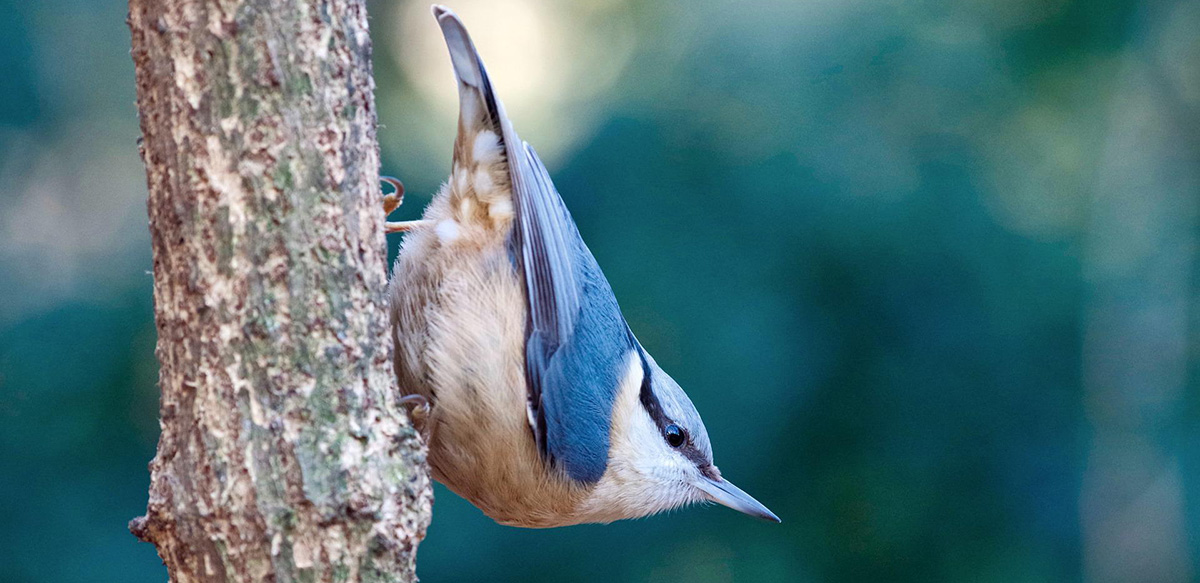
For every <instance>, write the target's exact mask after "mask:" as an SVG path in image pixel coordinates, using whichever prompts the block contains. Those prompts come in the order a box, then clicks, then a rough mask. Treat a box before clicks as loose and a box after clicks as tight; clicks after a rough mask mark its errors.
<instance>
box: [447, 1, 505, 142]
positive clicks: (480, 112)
mask: <svg viewBox="0 0 1200 583" xmlns="http://www.w3.org/2000/svg"><path fill="white" fill-rule="evenodd" d="M433 16H434V18H436V19H437V21H438V26H440V27H441V29H442V36H443V37H445V39H446V47H447V48H448V49H450V62H451V63H452V64H453V65H454V75H455V77H457V78H458V97H459V103H460V105H459V107H460V109H461V114H460V115H461V117H462V122H463V124H464V129H466V130H467V131H468V132H471V133H474V131H477V130H479V129H489V130H492V131H494V132H496V133H497V134H498V135H502V134H503V133H504V126H505V122H506V119H505V115H504V106H502V105H501V104H500V101H499V100H498V99H496V95H495V93H494V92H493V91H492V83H491V80H490V79H488V74H487V69H486V68H484V66H483V59H481V58H480V57H479V52H478V51H476V50H475V43H474V42H472V41H471V35H470V34H469V33H468V32H467V28H466V26H464V25H463V23H462V21H461V20H459V18H458V15H457V14H455V13H454V12H453V11H451V10H450V9H449V8H446V7H445V6H441V5H438V4H435V5H434V6H433ZM480 106H482V107H480ZM480 125H482V127H480Z"/></svg>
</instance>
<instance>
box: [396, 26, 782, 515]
mask: <svg viewBox="0 0 1200 583" xmlns="http://www.w3.org/2000/svg"><path fill="white" fill-rule="evenodd" d="M432 11H433V15H434V17H435V19H436V20H437V24H438V25H439V26H440V28H441V32H442V35H443V36H444V37H445V41H446V45H447V47H448V49H449V52H450V59H451V63H452V65H453V69H454V75H455V78H456V79H457V81H458V96H459V119H458V134H457V137H456V139H455V141H454V148H453V163H452V168H451V174H450V177H449V179H448V180H447V181H446V182H445V183H444V184H443V185H442V187H441V188H440V190H439V191H438V192H437V193H436V195H434V197H433V198H432V200H431V201H430V202H429V204H428V205H426V207H425V209H424V211H423V214H422V218H421V219H419V220H414V221H408V222H386V229H385V230H386V231H387V232H404V233H406V234H405V236H404V239H403V241H402V242H401V245H400V251H399V253H398V255H397V258H396V260H395V262H394V263H393V266H392V273H391V276H390V279H389V284H388V292H387V293H388V302H389V306H390V309H389V313H390V321H391V329H392V339H393V341H394V346H395V360H394V368H395V373H396V377H397V382H398V385H399V390H400V393H401V394H402V395H403V401H404V402H405V403H408V404H414V403H415V404H418V405H419V407H416V408H415V409H414V424H415V425H417V426H418V428H419V429H420V431H421V433H422V434H423V435H424V436H425V438H426V442H427V444H428V458H427V459H428V461H429V465H430V467H431V469H432V472H433V476H434V478H435V479H437V480H438V481H439V482H441V483H442V484H444V485H445V486H447V487H448V488H449V489H450V490H451V491H453V492H455V493H456V494H458V495H459V496H461V497H463V498H465V499H467V500H468V501H469V502H471V503H472V504H474V505H475V506H476V507H478V508H479V509H480V510H482V511H483V513H484V514H486V515H487V516H489V517H491V518H492V519H493V520H495V521H496V522H498V523H501V524H505V525H511V526H518V527H528V528H549V527H559V526H568V525H574V524H582V523H610V522H613V521H616V520H622V519H629V518H638V517H643V516H648V515H652V514H656V513H659V512H663V511H667V510H671V509H674V508H678V507H681V506H685V505H688V504H691V503H704V502H715V503H718V504H722V505H725V506H728V507H730V508H732V509H734V510H737V511H740V512H743V513H745V514H748V515H751V516H754V517H758V518H761V519H765V520H769V521H774V522H779V518H778V517H777V516H776V515H775V514H774V513H772V512H771V511H770V510H768V509H767V507H766V506H763V505H762V504H761V503H759V502H758V501H757V500H755V499H754V498H753V497H751V496H750V495H749V494H747V493H745V492H744V491H742V490H741V489H739V488H738V487H737V486H734V485H733V484H732V483H730V482H729V481H728V480H727V479H725V477H724V476H722V475H721V472H720V470H718V468H717V466H716V465H715V464H714V463H713V452H712V446H711V444H710V442H709V437H708V433H707V431H706V430H705V427H704V422H703V421H702V420H701V418H700V415H699V413H697V411H696V408H695V406H694V405H693V404H692V401H691V399H689V398H688V396H687V394H686V393H684V391H683V389H682V388H681V387H680V386H679V384H677V383H676V382H675V381H674V380H673V379H672V378H671V377H670V376H669V375H667V373H666V372H664V371H663V370H662V368H660V367H659V365H658V364H657V363H656V362H655V360H654V358H652V357H651V356H650V354H649V353H648V352H647V351H646V349H645V348H644V347H643V346H642V345H641V343H640V342H639V341H638V340H637V338H636V337H635V336H634V334H633V332H632V331H631V329H630V327H629V324H628V323H627V322H626V320H625V317H624V316H623V315H622V313H621V309H620V307H619V306H618V304H617V300H616V297H615V296H614V294H613V291H612V288H611V286H610V285H609V282H608V280H607V279H606V278H605V276H604V274H603V273H602V272H601V270H600V267H599V265H598V263H597V261H596V259H595V257H594V256H593V255H592V253H591V251H590V250H589V249H588V247H587V245H586V244H584V242H583V239H582V237H581V236H580V233H579V229H578V228H577V226H576V224H575V222H574V220H573V219H572V218H571V214H570V212H569V211H568V210H567V207H566V204H565V202H564V201H563V199H562V197H561V196H560V195H559V193H558V191H557V190H556V189H555V186H554V183H553V182H552V181H551V179H550V176H549V173H548V172H547V170H546V167H545V165H544V164H542V162H541V160H540V159H539V158H538V155H537V153H536V152H535V151H534V149H533V147H532V146H530V145H529V144H527V143H526V142H524V141H522V140H521V139H520V138H519V137H518V136H517V133H516V132H515V131H514V129H513V126H512V122H511V121H510V120H509V118H508V116H507V114H506V113H505V109H504V106H503V104H502V103H501V101H500V99H499V98H498V97H497V95H496V92H495V89H494V87H493V85H492V81H491V79H490V78H489V76H488V73H487V71H486V69H485V68H484V64H483V60H482V58H481V57H480V55H479V53H478V52H477V51H476V49H475V45H474V43H473V42H472V40H471V37H470V35H469V34H468V33H467V29H466V27H465V26H464V25H463V22H462V21H461V20H460V19H459V17H458V16H457V15H456V14H455V13H454V12H452V11H451V10H450V9H448V8H446V7H444V6H440V5H434V6H433V7H432ZM385 182H390V183H392V185H393V186H394V187H395V188H396V192H394V193H393V194H391V195H388V196H387V197H385V199H384V211H385V214H387V213H390V212H391V211H392V210H394V209H395V208H396V207H397V206H398V205H399V204H400V201H401V200H402V197H403V194H404V192H403V186H402V185H401V184H400V183H399V182H398V181H396V180H395V179H386V180H385ZM385 221H386V218H385Z"/></svg>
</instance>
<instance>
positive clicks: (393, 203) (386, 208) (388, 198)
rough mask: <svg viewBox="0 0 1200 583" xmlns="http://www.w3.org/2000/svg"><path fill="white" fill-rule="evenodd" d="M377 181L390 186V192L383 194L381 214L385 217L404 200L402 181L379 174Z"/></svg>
mask: <svg viewBox="0 0 1200 583" xmlns="http://www.w3.org/2000/svg"><path fill="white" fill-rule="evenodd" d="M379 181H380V182H382V183H384V184H387V185H390V186H391V187H392V193H391V194H385V195H383V215H384V216H385V217H386V216H387V215H390V214H392V211H394V210H396V209H397V208H399V207H400V204H401V203H403V202H404V183H402V182H400V179H398V178H393V177H391V176H380V177H379Z"/></svg>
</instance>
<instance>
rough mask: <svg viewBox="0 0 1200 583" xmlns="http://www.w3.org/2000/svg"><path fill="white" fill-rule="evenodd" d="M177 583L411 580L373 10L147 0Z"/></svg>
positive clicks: (144, 43)
mask: <svg viewBox="0 0 1200 583" xmlns="http://www.w3.org/2000/svg"><path fill="white" fill-rule="evenodd" d="M129 8H130V17H129V25H130V29H131V31H132V39H133V60H134V64H135V66H136V69H137V93H138V109H139V112H140V115H141V127H142V133H143V141H142V156H143V158H144V161H145V163H146V173H147V180H148V184H149V191H150V196H149V205H148V206H149V214H150V232H151V235H152V241H153V246H154V255H153V257H154V301H155V320H156V324H157V327H158V347H157V355H158V359H159V362H160V365H161V372H160V379H159V380H160V386H161V391H162V400H161V410H160V414H161V422H160V424H161V429H162V435H161V437H160V440H159V444H158V454H157V456H156V457H155V458H154V461H153V462H151V464H150V471H151V486H150V501H149V504H148V509H147V514H146V516H144V517H140V518H137V519H134V520H133V521H132V522H131V523H130V528H131V530H133V532H134V533H135V534H136V535H137V536H138V537H140V538H142V539H144V540H147V541H150V542H152V543H154V544H155V545H156V547H157V548H158V553H159V555H160V556H161V557H162V559H163V561H164V562H165V563H166V566H167V569H168V571H169V574H170V578H171V581H174V582H176V583H185V582H189V581H268V580H270V581H412V580H415V575H414V559H415V554H416V548H417V544H418V542H419V541H420V540H421V538H422V537H423V536H424V532H425V527H426V525H427V524H428V521H429V513H430V501H431V494H430V492H431V490H430V482H429V478H428V470H427V467H426V465H425V460H424V455H425V454H424V449H423V446H422V445H421V444H420V442H419V438H418V437H417V436H416V435H415V433H414V432H413V430H412V428H411V426H410V425H409V423H408V420H407V418H406V416H405V413H404V411H403V410H402V409H400V408H399V407H398V406H397V403H396V398H397V397H396V395H397V393H396V390H395V377H394V376H393V374H392V372H391V351H392V346H391V340H390V334H388V329H387V325H388V324H387V315H386V314H387V312H386V310H385V309H384V288H385V285H386V281H385V277H386V276H385V261H386V259H385V257H386V255H385V243H384V235H383V230H382V221H383V217H382V213H381V211H380V195H379V185H378V178H377V172H378V165H379V159H378V147H377V144H376V141H375V126H376V117H375V104H374V97H373V80H372V76H371V63H370V54H371V50H370V47H371V45H370V39H369V37H368V35H367V14H366V7H365V5H364V2H363V0H324V1H323V0H130V2H129Z"/></svg>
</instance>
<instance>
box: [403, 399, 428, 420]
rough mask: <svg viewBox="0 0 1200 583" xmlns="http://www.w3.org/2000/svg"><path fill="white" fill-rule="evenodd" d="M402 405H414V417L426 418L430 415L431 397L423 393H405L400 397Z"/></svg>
mask: <svg viewBox="0 0 1200 583" xmlns="http://www.w3.org/2000/svg"><path fill="white" fill-rule="evenodd" d="M399 403H400V405H412V406H413V410H412V416H413V418H414V419H425V418H426V417H429V409H430V406H429V399H426V398H425V397H423V396H421V395H405V396H403V397H401V398H400V401H399Z"/></svg>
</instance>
